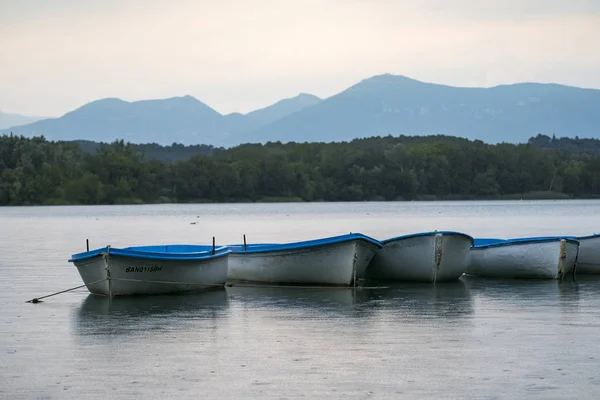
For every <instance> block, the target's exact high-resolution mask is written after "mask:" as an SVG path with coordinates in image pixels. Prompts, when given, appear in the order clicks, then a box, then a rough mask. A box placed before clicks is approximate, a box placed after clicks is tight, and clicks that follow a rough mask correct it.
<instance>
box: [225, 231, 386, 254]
mask: <svg viewBox="0 0 600 400" xmlns="http://www.w3.org/2000/svg"><path fill="white" fill-rule="evenodd" d="M353 240H364V241H365V242H367V243H370V244H372V245H375V246H377V247H378V248H381V247H383V245H382V244H381V242H379V241H378V240H376V239H373V238H372V237H369V236H366V235H363V234H362V233H350V234H346V235H340V236H332V237H327V238H322V239H315V240H306V241H302V242H292V243H254V244H247V245H246V249H244V245H243V244H231V245H229V246H228V247H229V248H230V249H231V251H232V253H233V254H247V253H271V252H274V251H286V250H299V249H305V248H311V247H321V246H326V245H329V244H337V243H344V242H351V241H353Z"/></svg>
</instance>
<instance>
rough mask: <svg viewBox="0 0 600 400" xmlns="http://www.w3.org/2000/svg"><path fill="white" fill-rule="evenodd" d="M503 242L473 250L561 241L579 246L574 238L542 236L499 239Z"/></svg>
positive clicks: (472, 248)
mask: <svg viewBox="0 0 600 400" xmlns="http://www.w3.org/2000/svg"><path fill="white" fill-rule="evenodd" d="M497 240H502V241H501V242H498V243H490V244H482V245H473V246H472V247H471V250H482V249H487V248H491V247H503V246H511V245H524V244H536V243H550V242H560V241H561V240H566V241H567V243H573V244H576V245H579V240H577V239H575V237H574V236H571V237H568V236H540V237H528V238H512V239H497Z"/></svg>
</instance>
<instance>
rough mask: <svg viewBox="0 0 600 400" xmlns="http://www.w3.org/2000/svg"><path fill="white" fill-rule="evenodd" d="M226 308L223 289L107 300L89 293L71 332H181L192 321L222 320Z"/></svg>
mask: <svg viewBox="0 0 600 400" xmlns="http://www.w3.org/2000/svg"><path fill="white" fill-rule="evenodd" d="M227 307H228V300H227V293H226V292H225V290H224V289H217V290H211V291H207V292H203V293H193V294H178V295H175V294H173V295H158V296H131V297H120V298H114V299H109V298H108V297H105V296H97V295H93V294H90V295H88V297H86V299H85V300H84V301H83V302H82V304H81V306H80V307H79V309H78V310H77V311H76V312H75V316H74V318H73V321H74V327H75V333H76V334H77V335H80V336H86V335H93V336H97V335H127V334H139V333H140V332H144V333H145V334H146V335H147V334H148V333H160V332H163V331H172V330H173V329H178V328H180V329H184V328H186V326H187V325H188V324H190V323H191V322H192V321H198V320H210V321H214V320H217V319H219V318H222V317H223V316H224V314H226V310H227Z"/></svg>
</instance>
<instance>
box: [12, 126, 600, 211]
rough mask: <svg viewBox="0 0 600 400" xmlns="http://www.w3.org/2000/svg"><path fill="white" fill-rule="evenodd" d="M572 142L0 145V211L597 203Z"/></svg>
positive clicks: (443, 139)
mask: <svg viewBox="0 0 600 400" xmlns="http://www.w3.org/2000/svg"><path fill="white" fill-rule="evenodd" d="M577 140H578V139H564V138H563V139H555V138H550V137H548V136H545V135H538V136H537V137H535V138H531V139H530V140H529V141H528V143H524V144H516V145H515V144H507V143H501V144H494V145H492V144H486V143H484V142H481V141H478V140H475V141H471V140H467V139H462V138H457V137H450V136H422V137H419V136H414V137H409V136H399V137H394V136H386V137H372V138H365V139H357V140H353V141H351V142H341V143H286V144H282V143H280V142H270V143H267V144H244V145H240V146H237V147H234V148H231V149H222V148H219V149H217V148H212V147H210V146H195V147H194V146H182V145H177V144H174V145H172V146H158V145H156V144H152V145H133V144H130V143H125V142H124V141H122V140H121V141H116V142H114V143H109V144H96V145H93V144H92V145H90V143H87V144H86V143H84V144H83V145H82V143H81V142H63V141H58V142H54V141H48V140H46V139H45V138H44V137H34V138H25V137H22V136H14V135H4V136H0V205H40V204H127V203H128V204H131V203H133V204H136V203H166V202H171V203H177V202H179V203H189V202H258V201H364V200H369V201H384V200H435V199H439V200H458V199H514V198H517V199H518V198H592V197H600V196H598V195H600V152H598V151H597V149H600V140H596V139H585V140H586V142H585V145H584V146H581V145H579V142H577ZM557 142H558V143H557ZM560 144H562V145H560ZM86 146H87V147H86ZM586 148H587V149H590V151H586V150H585V149H586Z"/></svg>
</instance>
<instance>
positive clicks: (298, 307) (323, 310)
mask: <svg viewBox="0 0 600 400" xmlns="http://www.w3.org/2000/svg"><path fill="white" fill-rule="evenodd" d="M226 290H227V293H228V294H229V297H230V299H231V301H232V302H236V303H238V304H240V305H241V306H242V307H243V308H245V309H258V308H260V309H270V310H277V309H285V310H290V311H296V312H306V313H308V314H320V315H326V314H329V315H333V314H343V315H353V316H366V315H368V313H369V312H370V307H369V306H368V303H369V301H370V300H372V299H373V298H374V297H373V296H375V295H374V293H375V290H374V289H370V288H358V289H354V288H348V287H297V286H261V285H248V286H246V285H235V286H230V287H227V288H226Z"/></svg>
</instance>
